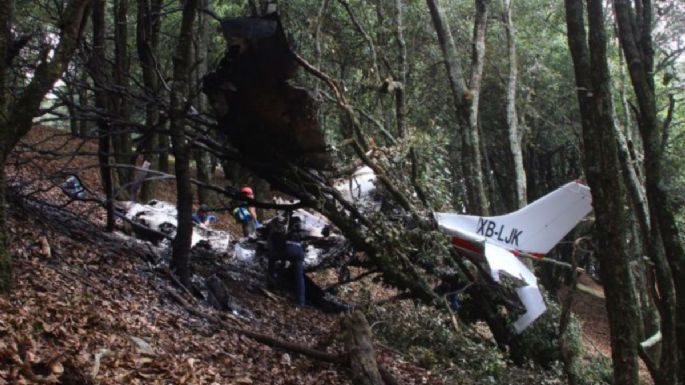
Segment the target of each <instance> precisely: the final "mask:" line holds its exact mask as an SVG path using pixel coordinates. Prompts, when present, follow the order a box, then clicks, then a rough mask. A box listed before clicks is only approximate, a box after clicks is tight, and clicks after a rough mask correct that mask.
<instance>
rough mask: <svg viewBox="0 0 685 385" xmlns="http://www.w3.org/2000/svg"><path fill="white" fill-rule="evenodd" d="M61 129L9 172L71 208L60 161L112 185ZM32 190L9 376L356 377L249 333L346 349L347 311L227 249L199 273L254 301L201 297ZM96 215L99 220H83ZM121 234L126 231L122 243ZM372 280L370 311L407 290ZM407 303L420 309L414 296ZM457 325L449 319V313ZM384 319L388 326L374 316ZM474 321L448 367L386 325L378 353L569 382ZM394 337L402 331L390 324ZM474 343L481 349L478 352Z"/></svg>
mask: <svg viewBox="0 0 685 385" xmlns="http://www.w3.org/2000/svg"><path fill="white" fill-rule="evenodd" d="M56 134H57V135H61V134H62V133H61V132H60V131H56V130H54V129H50V128H37V129H35V130H34V131H32V133H31V135H30V136H29V138H28V141H29V142H33V143H39V144H40V145H39V146H38V147H40V148H42V150H41V151H42V152H43V153H42V154H41V156H40V157H39V156H37V155H39V154H38V153H39V152H40V151H39V152H36V151H35V150H36V148H33V150H32V152H31V153H30V154H31V156H29V158H31V162H29V163H21V165H19V163H17V164H16V168H14V169H13V170H11V172H10V173H9V174H10V180H13V181H14V182H15V185H17V184H16V183H18V182H19V181H23V182H25V183H24V184H23V185H22V186H23V188H24V189H28V188H29V186H32V187H33V190H31V191H32V192H34V193H31V194H28V195H29V197H31V198H32V199H38V200H44V201H47V202H49V203H52V204H53V205H56V206H58V205H59V204H61V203H65V201H64V200H65V197H64V194H62V193H61V191H60V190H59V189H58V188H57V187H54V186H53V187H50V186H51V181H53V182H54V181H55V179H54V177H53V176H54V175H55V173H58V174H57V175H64V173H65V171H66V172H67V173H68V171H69V170H79V171H80V173H79V175H80V176H81V177H82V179H83V180H84V181H85V183H86V184H87V185H88V186H89V187H91V188H92V189H93V190H96V189H98V188H99V187H98V178H97V169H96V168H95V167H92V165H93V164H94V163H93V158H92V155H90V154H88V150H91V151H92V150H93V144H92V143H80V144H79V143H78V142H76V141H74V140H70V139H69V138H68V137H65V136H59V138H63V139H64V142H59V141H58V140H57V139H56V138H57V137H55V136H54V135H56ZM48 138H50V139H49V140H48ZM75 148H80V149H82V150H83V149H85V150H83V153H84V154H86V155H84V156H78V157H76V158H71V159H70V160H69V162H68V163H65V162H66V161H65V160H64V158H63V156H58V155H59V153H61V154H62V155H63V154H64V153H66V152H71V151H72V150H74V149H75ZM24 149H26V148H24ZM91 154H92V153H91ZM23 155H29V153H24V154H23ZM19 158H21V157H18V158H16V159H19ZM38 170H40V171H38ZM51 175H53V176H51ZM57 180H61V179H59V178H57ZM29 182H30V183H29ZM29 190H30V189H29ZM29 190H24V191H29ZM162 191H163V193H162V194H160V198H161V199H166V200H171V201H173V199H174V197H173V194H172V193H170V191H172V190H171V189H164V190H162ZM21 202H22V200H16V201H15V203H16V204H14V205H13V206H12V207H11V210H10V213H11V218H10V235H11V239H10V247H11V250H12V254H13V255H14V262H13V263H14V272H15V288H14V290H13V292H12V294H11V295H10V296H9V297H6V298H0V309H1V311H2V315H0V336H1V338H0V379H2V380H3V381H2V383H61V384H121V383H130V384H169V383H173V384H186V383H187V384H351V383H352V380H351V376H350V371H349V369H348V367H347V365H345V364H343V363H337V364H335V363H326V362H323V361H321V360H316V359H312V358H310V357H308V356H306V355H303V354H297V353H294V352H293V351H291V350H288V349H283V348H276V347H273V346H272V345H273V344H269V343H265V342H264V341H262V342H257V340H256V339H255V338H251V337H249V336H248V335H246V333H245V332H244V331H247V332H252V333H257V334H259V335H262V336H270V337H273V338H274V339H277V340H280V341H287V342H291V343H295V344H298V345H301V346H306V347H311V348H313V349H317V350H320V351H327V352H329V353H336V354H337V353H340V352H341V351H342V343H341V341H340V334H341V328H340V326H339V319H340V316H339V315H335V314H325V313H323V312H321V311H320V310H318V309H316V308H312V307H308V306H307V307H296V306H294V305H293V304H292V301H291V300H290V298H289V296H288V294H287V293H280V294H279V293H272V292H270V291H266V290H265V285H264V282H262V281H263V280H262V279H261V278H262V276H263V274H262V272H260V271H255V270H254V269H250V268H247V267H245V266H243V265H241V264H240V263H239V262H238V261H236V260H235V258H233V257H232V255H231V254H230V253H227V254H225V255H224V256H223V257H221V258H220V259H213V260H205V259H202V258H199V259H197V258H196V259H195V260H194V261H193V263H194V264H195V267H196V271H197V272H198V274H201V275H205V276H208V275H211V274H219V275H221V277H222V278H224V282H226V283H227V286H228V288H229V290H230V292H231V294H232V295H233V296H234V297H235V298H236V300H237V301H238V302H239V303H240V305H241V306H242V307H244V308H245V309H247V312H246V314H244V315H234V314H231V313H225V312H219V311H216V310H214V309H213V308H211V307H209V306H207V304H206V303H204V301H201V300H198V299H196V298H195V297H193V296H191V295H188V294H187V293H186V292H185V291H184V289H183V288H180V287H178V286H177V285H175V283H174V280H173V279H172V278H171V277H170V275H169V274H168V272H167V269H166V268H165V266H166V264H167V262H168V261H166V260H165V259H164V258H162V259H161V260H155V259H154V258H152V259H150V258H146V257H145V256H146V245H145V244H144V243H142V242H136V241H134V240H132V239H129V238H127V237H125V236H123V235H118V236H117V237H119V238H112V237H111V236H109V235H106V234H105V233H101V232H100V231H101V230H99V229H100V228H101V227H102V218H101V216H102V215H103V213H102V210H101V209H98V208H97V207H96V206H95V204H94V203H90V202H76V203H72V204H70V205H68V206H66V208H67V209H68V210H71V211H72V212H74V213H77V214H79V218H78V220H76V219H75V220H72V221H71V222H69V220H70V218H71V217H68V216H67V215H66V214H65V217H64V218H63V219H64V221H60V220H59V219H58V220H55V217H54V216H48V215H45V213H43V212H39V211H37V210H35V207H36V206H33V205H31V204H21ZM23 202H26V201H23ZM69 223H71V224H69ZM88 223H90V224H91V225H90V226H91V228H90V229H89V230H88V231H83V232H79V231H80V230H79V229H81V228H83V227H84V224H85V225H86V226H87V224H88ZM228 223H230V221H229V218H225V217H224V218H222V219H221V220H220V221H219V223H218V224H217V227H220V228H224V229H226V230H229V231H233V230H234V229H232V226H229V225H228ZM79 234H80V235H79ZM98 234H100V237H101V238H98ZM112 239H115V240H116V239H120V240H121V241H120V243H118V244H117V242H116V241H114V242H113V241H112ZM48 246H49V249H48ZM362 272H363V271H355V272H354V273H355V274H360V273H362ZM333 275H334V274H333V273H332V272H330V271H325V272H321V273H318V274H317V275H316V276H315V277H314V279H315V280H317V282H320V283H326V282H329V283H330V282H332V281H333V278H332V277H333ZM372 278H373V276H370V277H369V278H367V279H364V280H361V281H359V282H355V283H354V284H352V285H348V286H345V287H344V289H343V290H339V293H340V295H341V296H344V297H345V299H347V300H349V301H351V302H353V303H355V304H357V305H359V307H360V308H366V309H368V308H369V306H370V305H369V304H370V303H373V301H377V300H379V299H386V298H389V297H391V296H392V295H393V294H395V293H394V291H393V290H392V289H389V288H386V287H383V286H382V285H381V284H380V283H377V282H375V280H373V279H372ZM578 295H579V296H581V298H584V297H583V296H585V294H578ZM369 300H371V302H369ZM592 301H594V299H587V298H586V299H585V300H582V299H581V300H580V301H577V304H579V305H580V306H579V307H578V308H577V310H578V313H579V314H580V317H581V319H584V320H585V321H586V322H587V323H588V324H587V327H586V328H585V330H589V331H590V332H589V333H585V334H584V336H583V341H584V343H585V347H586V348H587V349H594V346H597V347H599V348H600V349H606V347H607V346H608V343H607V342H608V335H606V334H603V333H602V332H601V330H606V329H607V328H606V318H605V317H601V316H598V314H603V309H602V308H600V307H595V306H592V307H590V306H589V305H588V303H590V302H592ZM592 303H594V302H592ZM396 308H399V309H400V310H401V311H403V312H407V311H409V312H411V311H413V312H414V313H416V312H420V311H421V310H420V309H421V308H417V307H414V306H413V305H411V303H409V302H408V301H402V303H401V304H399V305H397V307H396ZM189 310H191V311H189ZM400 313H401V312H400ZM426 314H427V316H430V313H426ZM201 315H204V316H201ZM420 317H421V315H420V314H419V315H415V314H412V315H407V316H406V318H404V319H402V318H397V319H396V320H395V321H394V322H397V323H398V325H395V326H394V327H396V328H397V329H400V328H403V327H404V328H407V329H410V328H411V327H414V326H413V325H403V324H402V323H403V322H408V321H410V320H411V321H412V322H413V321H416V320H419V321H420V322H424V321H425V320H421V319H420ZM586 317H587V318H586ZM218 320H221V321H218ZM433 321H434V322H436V320H433ZM379 322H387V321H379ZM446 325H447V329H448V330H449V327H450V326H449V323H447V324H446ZM386 326H388V325H386ZM389 326H390V327H393V325H389ZM462 327H464V326H462ZM383 328H384V327H383ZM372 330H376V329H374V326H372ZM379 330H380V327H379ZM450 333H452V332H450ZM464 333H465V335H466V337H465V338H463V339H462V340H461V341H463V343H464V346H463V347H462V348H463V349H462V350H463V353H460V354H463V356H462V357H461V359H459V360H454V361H453V362H451V363H450V364H449V366H445V365H438V364H437V362H439V361H440V359H439V358H431V359H428V358H427V357H428V356H426V355H425V354H424V355H423V357H424V358H425V359H419V358H420V357H422V356H421V355H420V354H417V352H424V353H425V351H423V350H412V349H410V350H409V351H401V350H398V348H397V347H396V346H405V345H407V343H409V345H411V341H393V340H388V339H387V337H386V338H383V337H378V338H377V339H376V340H375V343H374V349H375V350H376V354H377V358H378V360H379V363H380V364H381V365H382V366H383V367H385V368H387V369H388V370H389V371H390V372H391V373H392V374H393V375H394V376H395V378H396V379H397V380H398V381H399V383H402V384H447V383H460V384H481V383H482V384H486V383H493V382H497V383H511V384H515V383H529V384H533V383H546V384H552V383H561V382H562V381H563V377H562V375H561V372H560V369H559V367H555V368H552V369H551V370H543V369H541V368H537V367H534V366H530V367H525V368H519V367H515V366H512V365H506V361H505V360H501V359H498V358H497V357H501V356H499V353H498V352H497V350H496V348H495V347H494V345H493V343H492V341H490V340H489V338H488V336H487V331H485V329H484V328H481V327H479V326H476V327H475V328H473V329H472V328H467V329H465V330H464ZM388 335H392V334H389V333H385V334H384V336H388ZM397 335H401V334H400V333H398V334H397ZM416 338H417V339H418V338H419V335H416ZM400 342H401V343H400ZM417 344H418V342H417ZM468 349H479V350H471V353H468V351H469V350H468ZM417 357H418V358H417ZM493 357H494V358H493ZM431 360H432V361H431ZM493 360H494V361H493ZM498 360H499V361H498ZM495 361H496V362H495ZM493 362H495V363H493ZM488 365H494V366H493V367H494V369H493V367H488Z"/></svg>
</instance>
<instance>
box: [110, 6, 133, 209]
mask: <svg viewBox="0 0 685 385" xmlns="http://www.w3.org/2000/svg"><path fill="white" fill-rule="evenodd" d="M113 11H114V67H113V69H112V79H113V80H114V82H113V83H114V84H113V85H114V86H115V89H116V92H113V93H112V100H111V102H112V111H113V112H114V114H115V116H116V120H117V123H115V124H113V125H112V128H113V133H112V145H113V146H112V147H113V149H114V159H115V160H116V162H117V163H118V164H122V165H133V164H135V156H134V155H133V148H132V143H131V134H130V133H129V132H128V131H129V130H128V125H127V124H126V122H128V120H129V118H130V110H129V106H128V95H127V93H128V77H129V54H128V21H127V17H128V0H114V6H113ZM117 176H118V180H119V187H118V188H117V197H118V199H122V200H123V199H128V192H127V190H128V189H127V187H128V186H129V184H130V183H131V181H132V180H133V168H128V167H118V168H117Z"/></svg>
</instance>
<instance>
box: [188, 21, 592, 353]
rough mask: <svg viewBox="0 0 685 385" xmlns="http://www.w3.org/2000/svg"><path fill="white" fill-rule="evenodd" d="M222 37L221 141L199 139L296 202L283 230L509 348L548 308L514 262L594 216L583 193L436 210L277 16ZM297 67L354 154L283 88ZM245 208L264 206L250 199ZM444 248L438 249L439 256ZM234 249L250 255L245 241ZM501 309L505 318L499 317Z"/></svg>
mask: <svg viewBox="0 0 685 385" xmlns="http://www.w3.org/2000/svg"><path fill="white" fill-rule="evenodd" d="M221 30H222V32H223V35H224V37H225V39H226V42H227V47H226V54H225V56H224V58H223V59H222V61H221V62H220V64H219V66H218V68H217V69H216V70H215V71H214V72H212V73H209V74H207V75H206V76H205V78H204V81H203V92H204V93H205V94H206V95H207V97H208V100H209V102H210V105H211V106H212V108H213V110H214V112H215V117H216V121H217V130H218V132H219V135H218V137H219V139H216V137H214V138H209V137H204V138H197V139H196V140H197V141H198V142H201V143H202V144H203V145H204V146H205V148H207V149H208V150H209V151H211V152H212V153H213V154H214V155H215V156H217V157H218V158H220V159H221V160H222V161H225V162H226V161H227V162H238V163H240V165H241V166H242V167H245V168H247V169H249V170H250V171H251V172H253V173H254V174H256V175H257V176H259V177H260V178H262V179H264V180H266V181H267V182H269V184H270V185H271V187H272V189H274V190H278V191H280V192H281V193H284V194H287V195H289V196H290V197H293V200H292V201H291V202H295V203H294V204H293V205H292V208H290V209H288V208H287V205H288V203H285V204H282V205H281V206H282V207H280V208H281V209H285V211H284V212H289V213H290V214H288V215H286V217H289V218H290V219H289V220H288V222H290V221H292V218H294V217H297V218H299V228H300V230H301V231H305V232H306V233H307V234H308V236H309V239H312V240H315V239H326V238H327V237H326V234H327V233H328V229H333V234H334V235H333V236H334V237H335V236H338V237H340V238H341V239H343V240H344V242H345V244H346V245H347V246H345V247H342V248H340V252H341V253H344V254H345V255H347V259H346V260H344V261H343V262H342V263H359V264H360V265H363V266H365V267H367V268H369V269H373V270H375V271H378V272H379V273H380V276H381V277H382V280H383V281H384V282H385V283H387V284H389V285H392V286H394V287H396V288H398V290H399V292H400V293H402V294H404V295H406V297H405V298H414V299H417V300H419V301H422V302H424V303H427V304H432V305H434V306H448V305H446V304H447V301H446V299H445V298H446V297H445V296H446V295H448V294H449V293H450V292H451V293H454V292H455V291H463V292H465V293H466V294H468V296H469V297H470V298H471V300H472V301H474V302H475V305H474V306H472V308H473V309H474V311H475V312H476V313H477V314H478V317H480V319H483V320H485V322H486V323H487V324H488V326H489V327H490V329H491V331H492V333H493V336H494V337H495V340H496V341H497V344H498V345H499V346H500V347H501V348H506V347H509V348H510V351H511V350H513V349H515V345H516V344H515V343H514V342H512V341H514V340H516V338H515V336H516V335H517V334H519V333H521V332H522V331H523V330H524V329H526V328H527V327H528V326H529V325H531V323H533V321H534V320H535V319H536V318H538V317H539V316H540V315H541V314H542V313H543V312H544V311H545V303H544V301H543V297H542V295H541V293H540V289H539V288H538V286H537V279H536V277H535V275H534V274H533V273H532V272H531V271H530V270H529V269H528V268H527V267H526V266H525V265H524V264H523V263H521V261H519V260H518V258H517V257H516V254H517V253H520V252H525V253H529V254H535V255H540V256H542V255H544V254H545V253H547V252H548V251H549V250H550V249H551V248H552V247H553V246H554V245H555V244H556V243H557V242H558V241H559V240H560V239H561V238H562V237H563V236H564V235H565V234H566V233H567V232H569V231H570V230H571V229H572V228H573V227H574V226H575V225H576V223H578V222H579V221H580V220H581V219H582V218H583V217H584V216H585V215H586V214H587V213H589V212H590V210H591V195H590V192H589V189H588V188H587V187H586V186H584V185H582V184H580V183H578V182H571V183H568V184H566V185H564V186H562V187H561V188H559V189H558V190H556V191H554V192H552V193H550V194H548V195H546V196H545V197H543V198H541V199H539V200H537V201H535V202H533V203H532V204H530V205H528V206H526V207H524V208H522V209H521V210H519V211H516V212H514V213H511V214H508V215H503V216H496V217H479V216H468V215H461V214H455V213H432V212H431V211H430V210H429V209H428V208H426V207H423V206H422V205H421V203H420V202H418V201H417V200H416V199H415V198H414V197H413V194H412V193H410V192H408V191H411V187H406V186H411V183H410V182H409V181H407V178H408V177H407V176H405V175H402V173H398V172H388V171H386V170H387V169H390V168H391V167H393V166H388V164H387V162H385V163H383V162H382V161H379V160H378V159H375V158H374V157H373V156H372V155H369V152H368V148H369V147H368V145H367V144H366V143H365V142H364V140H365V139H364V135H362V134H361V128H360V126H361V123H360V122H359V120H358V118H357V116H356V113H355V112H354V110H353V109H352V108H351V107H350V105H349V103H348V102H347V101H346V99H345V96H344V92H342V89H341V88H340V86H338V85H337V83H336V82H335V81H334V80H332V79H331V78H330V77H328V76H327V75H326V74H324V73H321V72H320V71H319V70H317V69H316V68H314V67H313V66H311V65H309V64H308V63H307V62H306V61H304V59H302V58H300V57H298V56H297V55H296V54H295V53H294V52H293V51H292V50H291V48H290V45H289V44H288V41H287V39H286V36H285V33H284V31H283V28H282V26H281V22H280V20H279V17H278V15H277V14H276V13H271V14H268V15H266V16H263V17H258V18H257V17H255V18H252V17H242V18H232V19H224V20H223V21H222V22H221ZM300 68H304V69H305V70H307V71H308V72H309V73H310V74H312V75H313V76H315V77H317V78H319V79H320V80H322V81H323V82H324V83H325V84H327V85H328V86H329V87H330V88H331V91H332V94H333V95H335V98H336V102H337V105H338V106H339V107H340V109H341V111H342V114H343V115H344V118H343V119H342V120H345V121H346V123H345V124H342V125H341V128H340V129H341V134H342V136H343V137H344V138H347V139H346V146H347V147H346V149H347V148H351V149H352V152H353V154H354V156H350V154H349V152H347V153H346V155H345V156H344V155H342V151H339V150H338V151H336V150H333V149H331V148H329V147H327V146H326V141H325V137H324V133H323V132H322V130H321V129H320V126H319V123H318V118H317V116H318V113H317V103H316V102H315V100H314V99H313V97H312V96H311V95H310V93H309V92H308V91H307V90H305V89H303V88H299V87H296V86H294V85H292V84H291V83H290V81H289V79H291V78H292V77H293V76H294V74H295V72H296V71H297V70H298V69H300ZM343 158H344V159H343ZM350 158H353V160H350ZM360 163H361V166H359V165H360ZM341 164H343V165H345V164H346V165H349V164H356V167H347V168H348V169H351V170H356V171H348V172H347V173H344V172H339V171H336V167H335V166H336V165H337V169H342V168H343V167H342V166H341ZM248 203H249V204H252V205H255V206H257V207H269V204H266V203H264V202H258V201H255V200H251V199H250V200H248ZM271 205H272V206H273V204H271ZM305 207H306V208H305ZM271 208H273V207H271ZM324 229H326V230H324ZM336 234H337V235H336ZM328 237H331V235H329V236H328ZM194 239H195V237H194ZM314 243H315V242H311V243H310V244H311V245H313V244H314ZM441 243H442V244H443V245H445V247H443V248H441V247H435V245H438V244H441ZM450 243H451V245H452V249H451V250H449V246H447V245H448V244H450ZM348 246H349V247H348ZM328 248H329V249H330V247H328ZM322 250H326V246H324V247H322V248H321V249H316V247H315V246H312V247H310V253H311V255H310V256H311V257H312V258H310V259H311V262H312V263H319V262H320V261H318V260H317V261H318V262H314V259H315V257H317V255H318V256H320V255H321V254H323V253H322ZM350 250H353V252H350ZM233 252H234V253H235V255H236V256H238V258H243V259H250V258H253V255H252V253H253V251H252V248H250V247H249V246H248V245H247V243H245V242H239V243H238V244H237V246H234V249H233ZM360 255H361V256H362V257H359V256H360ZM326 258H337V257H333V256H327V257H326ZM503 277H509V278H513V280H509V279H507V281H513V282H514V290H509V289H507V288H505V287H504V286H501V285H499V284H498V282H500V281H503V280H502V278H503ZM441 286H442V289H439V287H441ZM506 292H509V293H510V294H506ZM514 293H515V294H514ZM512 296H513V297H512ZM517 297H518V300H517V299H516V298H517ZM502 306H504V307H505V308H507V309H508V311H507V312H505V313H507V314H502V312H501V311H499V310H498V309H499V308H501V307H502ZM460 313H461V311H460Z"/></svg>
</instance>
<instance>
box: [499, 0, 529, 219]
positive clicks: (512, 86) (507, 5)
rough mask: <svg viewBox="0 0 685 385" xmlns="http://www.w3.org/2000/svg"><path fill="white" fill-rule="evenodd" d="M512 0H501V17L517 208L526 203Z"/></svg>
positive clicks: (508, 119)
mask: <svg viewBox="0 0 685 385" xmlns="http://www.w3.org/2000/svg"><path fill="white" fill-rule="evenodd" d="M513 4H514V0H502V19H503V21H504V30H505V31H506V35H507V56H508V58H509V77H508V81H507V131H508V132H509V152H510V153H511V158H512V159H513V160H514V161H513V163H512V165H511V166H512V168H513V170H512V171H513V172H512V175H513V176H514V185H515V192H516V205H517V208H520V207H523V206H525V205H526V203H527V201H528V198H527V195H526V170H525V169H524V168H523V152H522V150H521V130H520V129H519V126H518V114H517V113H516V87H517V86H518V84H517V79H518V68H517V66H518V60H517V59H516V29H515V28H514V22H513V20H512V8H513Z"/></svg>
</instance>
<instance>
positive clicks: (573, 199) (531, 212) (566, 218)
mask: <svg viewBox="0 0 685 385" xmlns="http://www.w3.org/2000/svg"><path fill="white" fill-rule="evenodd" d="M591 210H592V196H591V195H590V188H589V187H587V186H585V185H583V184H581V183H579V182H569V183H567V184H565V185H563V186H561V187H560V188H558V189H556V190H554V191H552V192H551V193H549V194H547V195H545V196H543V197H542V198H540V199H538V200H536V201H535V202H533V203H531V204H529V205H527V206H525V207H523V208H521V209H519V210H518V211H515V212H513V213H510V214H506V215H500V216H494V217H480V216H475V215H462V214H456V213H435V219H436V221H437V222H438V225H439V226H440V228H441V229H442V230H443V231H445V232H446V233H448V234H450V235H454V236H461V237H465V238H468V239H470V240H476V241H478V240H483V241H487V242H489V243H493V244H496V245H499V246H502V247H504V248H505V249H508V250H513V251H523V252H526V253H530V254H537V255H544V254H546V253H547V252H548V251H549V250H550V249H552V247H554V245H556V244H557V243H558V242H559V241H560V240H561V239H562V238H563V237H564V236H565V235H566V234H568V232H569V231H571V230H572V229H573V227H575V226H576V224H578V222H580V220H581V219H583V218H584V217H585V216H586V215H587V214H588V213H589V212H590V211H591Z"/></svg>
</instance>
